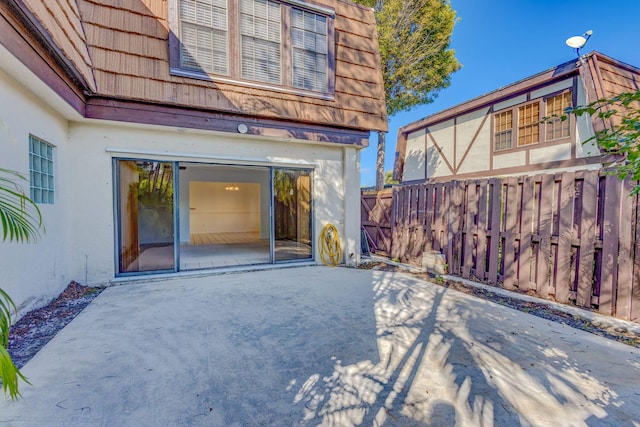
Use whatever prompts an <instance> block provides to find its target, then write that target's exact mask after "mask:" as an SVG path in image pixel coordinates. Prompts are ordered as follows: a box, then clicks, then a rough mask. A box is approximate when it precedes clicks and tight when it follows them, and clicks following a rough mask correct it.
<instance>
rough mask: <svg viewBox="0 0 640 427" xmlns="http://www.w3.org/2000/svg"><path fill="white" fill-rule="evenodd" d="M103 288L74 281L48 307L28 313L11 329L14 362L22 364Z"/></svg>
mask: <svg viewBox="0 0 640 427" xmlns="http://www.w3.org/2000/svg"><path fill="white" fill-rule="evenodd" d="M102 289H103V288H91V287H88V286H82V285H80V284H78V283H76V282H71V283H70V284H69V286H67V288H66V289H65V290H64V291H63V292H62V293H61V294H60V295H59V296H58V298H56V299H55V300H53V301H51V302H50V303H49V304H48V305H47V306H46V307H42V308H39V309H36V310H33V311H30V312H28V313H27V314H25V315H24V316H23V317H22V318H21V319H20V320H18V321H17V322H16V323H15V324H14V325H13V326H11V332H10V333H9V354H11V358H12V359H13V363H15V365H16V366H17V367H18V368H22V367H23V366H24V365H25V364H26V363H27V362H28V361H29V360H30V359H31V358H32V357H33V356H34V355H35V354H36V353H37V352H38V351H40V349H41V348H42V347H44V346H45V344H47V343H48V342H49V341H50V340H51V339H52V338H53V337H54V336H55V335H56V334H57V333H58V332H59V331H60V330H61V329H62V328H64V327H65V326H67V325H68V324H69V322H71V321H72V320H73V319H74V317H76V316H77V315H78V314H79V313H80V312H81V311H82V310H83V309H84V308H85V307H86V306H88V305H89V303H90V302H91V301H93V300H94V299H95V298H96V297H97V296H98V295H99V294H100V292H102Z"/></svg>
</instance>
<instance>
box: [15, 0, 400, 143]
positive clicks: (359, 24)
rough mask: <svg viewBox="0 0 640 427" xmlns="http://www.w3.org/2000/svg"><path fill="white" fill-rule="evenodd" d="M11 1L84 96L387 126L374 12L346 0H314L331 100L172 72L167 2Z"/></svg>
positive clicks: (361, 127) (367, 128) (331, 123)
mask: <svg viewBox="0 0 640 427" xmlns="http://www.w3.org/2000/svg"><path fill="white" fill-rule="evenodd" d="M11 1H15V2H19V1H24V3H25V5H26V6H27V7H28V9H29V11H30V12H31V14H32V15H33V16H34V17H35V19H37V20H38V21H39V23H40V24H41V26H42V27H43V29H44V30H45V31H46V33H48V35H49V36H50V39H51V41H52V43H54V44H55V46H56V47H57V48H58V49H59V50H60V51H61V52H62V53H63V55H64V56H65V57H66V58H67V59H68V61H69V62H70V64H72V65H73V67H75V69H76V70H77V72H78V73H79V75H81V76H82V77H83V78H84V80H86V87H85V88H84V92H85V93H86V96H87V97H88V99H90V98H92V97H93V98H94V99H98V100H100V99H101V100H109V99H112V100H119V101H127V102H128V101H132V102H142V103H149V104H153V105H164V106H174V107H178V108H186V109H194V110H198V111H211V112H215V113H222V114H227V113H228V114H235V115H242V116H245V117H256V118H264V119H268V120H276V121H290V122H295V123H300V124H305V123H306V124H314V125H321V126H331V127H334V128H336V127H338V128H345V129H352V130H357V131H365V132H368V131H370V130H387V116H386V109H385V103H384V86H383V81H382V73H381V68H380V56H379V52H378V40H377V31H376V24H375V18H374V14H373V11H372V10H371V9H368V8H365V7H362V6H360V5H356V4H355V3H353V2H351V1H350V0H319V1H318V0H316V1H314V2H313V3H314V4H318V5H320V6H323V7H328V8H331V9H332V10H333V11H334V12H335V19H334V29H335V74H336V78H335V92H334V94H333V96H332V97H321V96H308V95H304V94H298V93H294V92H293V91H280V90H277V89H269V88H263V87H248V86H246V85H243V84H242V82H233V81H229V80H226V81H216V80H215V79H214V80H212V81H209V80H203V79H194V78H189V77H181V76H177V75H173V74H171V73H170V58H169V51H170V49H169V38H170V28H169V16H168V15H169V8H170V7H171V1H167V0H11ZM99 102H107V101H99Z"/></svg>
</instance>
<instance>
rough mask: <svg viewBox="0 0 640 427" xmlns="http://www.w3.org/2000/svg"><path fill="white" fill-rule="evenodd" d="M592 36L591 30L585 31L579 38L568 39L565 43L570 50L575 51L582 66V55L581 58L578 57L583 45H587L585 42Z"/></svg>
mask: <svg viewBox="0 0 640 427" xmlns="http://www.w3.org/2000/svg"><path fill="white" fill-rule="evenodd" d="M592 34H593V30H587V31H586V32H585V33H584V34H583V35H581V36H573V37H569V38H568V39H567V41H566V42H565V43H566V44H567V46H569V47H570V48H572V49H575V51H576V55H578V59H579V60H580V62H581V63H582V64H584V55H582V56H581V55H580V49H582V48H583V47H584V45H585V44H587V40H589V37H591V35H592Z"/></svg>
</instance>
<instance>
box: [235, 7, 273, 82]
mask: <svg viewBox="0 0 640 427" xmlns="http://www.w3.org/2000/svg"><path fill="white" fill-rule="evenodd" d="M281 26H282V12H281V11H280V3H276V2H274V1H268V0H240V34H241V35H242V39H241V45H242V78H244V79H249V80H257V81H261V82H268V83H275V84H280V83H281V81H280V45H281V37H280V29H281Z"/></svg>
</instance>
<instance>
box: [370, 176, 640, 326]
mask: <svg viewBox="0 0 640 427" xmlns="http://www.w3.org/2000/svg"><path fill="white" fill-rule="evenodd" d="M634 184H635V183H633V182H630V181H629V180H627V181H624V182H623V181H621V180H619V179H618V178H617V177H615V176H613V175H608V174H605V173H603V172H599V171H581V172H569V173H563V174H555V175H553V174H547V175H535V176H523V177H510V178H488V179H478V180H470V181H451V182H438V183H430V184H420V185H409V186H402V187H394V188H393V189H389V190H383V191H381V192H378V193H376V192H369V193H364V194H363V195H362V209H361V221H362V226H363V228H364V234H365V236H366V238H367V240H368V242H369V247H370V250H371V251H372V252H375V253H377V254H380V255H384V256H388V257H390V258H392V259H398V260H400V261H403V262H407V263H410V264H414V265H420V264H421V261H422V255H423V253H424V252H425V251H437V252H440V253H441V254H444V256H445V258H446V262H447V265H448V271H449V274H452V275H457V276H460V277H463V278H467V279H472V280H478V281H482V282H485V283H489V284H493V285H497V286H500V287H503V288H505V289H517V290H519V291H522V292H529V293H534V294H536V295H537V296H539V297H541V298H545V299H552V300H555V301H558V302H561V303H567V304H574V305H577V306H581V307H588V308H592V309H596V310H598V311H599V312H601V313H603V314H607V315H612V316H616V317H618V318H622V319H627V320H633V321H640V239H639V238H638V237H639V236H640V227H638V196H630V195H629V194H630V192H631V190H632V189H633V185H634Z"/></svg>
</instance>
